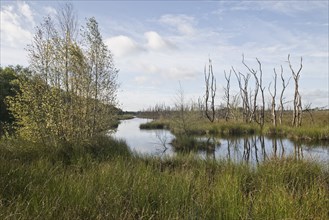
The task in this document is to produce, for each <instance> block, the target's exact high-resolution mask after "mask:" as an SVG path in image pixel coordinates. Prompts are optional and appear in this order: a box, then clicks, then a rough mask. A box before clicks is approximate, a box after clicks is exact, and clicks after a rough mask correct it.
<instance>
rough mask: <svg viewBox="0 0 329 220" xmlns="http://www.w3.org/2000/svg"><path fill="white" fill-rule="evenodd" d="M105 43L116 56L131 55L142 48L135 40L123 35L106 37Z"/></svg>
mask: <svg viewBox="0 0 329 220" xmlns="http://www.w3.org/2000/svg"><path fill="white" fill-rule="evenodd" d="M105 44H106V45H107V46H108V47H109V48H110V50H111V51H112V52H113V54H114V55H115V56H117V57H122V56H125V55H132V54H134V53H136V52H138V51H141V50H142V48H141V47H139V46H138V45H137V43H136V42H135V41H133V40H132V39H131V38H129V37H127V36H124V35H119V36H115V37H111V38H108V39H106V40H105Z"/></svg>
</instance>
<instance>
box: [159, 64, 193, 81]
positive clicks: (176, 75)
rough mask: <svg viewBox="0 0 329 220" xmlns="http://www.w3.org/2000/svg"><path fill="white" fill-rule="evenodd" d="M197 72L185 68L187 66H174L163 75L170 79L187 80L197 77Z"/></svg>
mask: <svg viewBox="0 0 329 220" xmlns="http://www.w3.org/2000/svg"><path fill="white" fill-rule="evenodd" d="M197 74H198V73H197V71H195V70H193V69H191V68H188V67H185V66H174V67H171V68H169V69H168V71H166V72H163V75H165V76H166V77H169V79H176V80H177V79H178V80H187V79H194V78H195V77H196V75H197Z"/></svg>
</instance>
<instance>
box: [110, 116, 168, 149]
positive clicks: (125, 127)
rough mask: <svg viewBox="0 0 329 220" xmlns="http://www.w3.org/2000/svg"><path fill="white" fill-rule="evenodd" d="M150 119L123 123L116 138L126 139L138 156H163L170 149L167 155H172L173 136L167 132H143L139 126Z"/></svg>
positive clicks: (124, 121)
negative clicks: (171, 143)
mask: <svg viewBox="0 0 329 220" xmlns="http://www.w3.org/2000/svg"><path fill="white" fill-rule="evenodd" d="M149 121H150V120H149V119H142V118H134V119H131V120H123V121H121V123H120V125H119V127H118V129H117V131H116V132H115V133H114V134H113V136H114V137H116V138H119V139H124V140H125V141H126V142H127V144H128V145H129V147H130V149H131V150H132V151H134V152H136V153H138V154H148V155H161V154H162V153H163V151H164V150H165V147H164V144H165V146H166V147H167V148H168V149H167V150H166V151H165V153H163V154H166V155H172V154H173V152H172V149H171V146H170V144H169V143H170V142H171V140H172V139H173V137H174V136H173V135H172V134H171V133H170V132H169V131H166V130H141V129H139V125H140V124H143V123H146V122H149Z"/></svg>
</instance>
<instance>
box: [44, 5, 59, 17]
mask: <svg viewBox="0 0 329 220" xmlns="http://www.w3.org/2000/svg"><path fill="white" fill-rule="evenodd" d="M44 10H45V12H46V13H47V14H48V15H57V11H56V9H55V8H53V7H50V6H46V7H44Z"/></svg>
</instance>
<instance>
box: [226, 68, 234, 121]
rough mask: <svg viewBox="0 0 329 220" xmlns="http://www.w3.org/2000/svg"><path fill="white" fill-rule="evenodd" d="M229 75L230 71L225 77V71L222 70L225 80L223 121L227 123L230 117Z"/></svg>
mask: <svg viewBox="0 0 329 220" xmlns="http://www.w3.org/2000/svg"><path fill="white" fill-rule="evenodd" d="M231 73H232V70H230V73H229V74H228V75H227V74H226V71H225V70H224V76H225V80H226V87H225V88H224V96H225V101H226V111H225V121H228V119H229V117H230V108H231V106H230V86H231V85H230V81H231Z"/></svg>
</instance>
